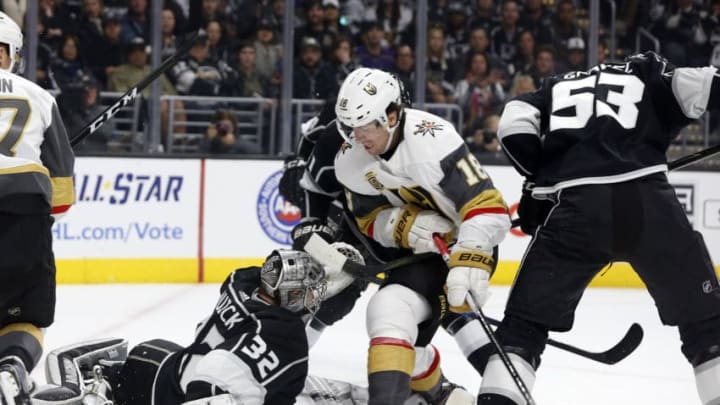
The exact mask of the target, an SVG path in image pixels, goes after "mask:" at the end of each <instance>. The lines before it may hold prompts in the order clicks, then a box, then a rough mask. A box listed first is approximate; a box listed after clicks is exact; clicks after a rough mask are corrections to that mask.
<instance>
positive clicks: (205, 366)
mask: <svg viewBox="0 0 720 405" xmlns="http://www.w3.org/2000/svg"><path fill="white" fill-rule="evenodd" d="M259 274H260V268H258V267H250V268H246V269H239V270H235V271H234V272H233V273H231V274H230V275H229V276H228V278H227V279H226V280H225V282H224V283H223V285H222V287H221V288H220V298H219V300H218V301H217V304H216V305H215V310H214V312H213V314H212V315H211V316H210V317H209V318H207V319H206V320H205V321H204V322H202V323H201V324H200V325H199V326H198V328H197V331H196V337H195V341H194V342H193V344H192V345H190V346H189V347H188V348H186V349H185V350H184V351H183V352H184V353H183V358H182V360H181V366H180V386H181V387H182V388H183V390H185V389H186V387H187V385H188V384H189V383H190V382H192V381H198V380H200V381H205V382H209V383H211V384H213V385H215V386H216V387H217V388H218V390H217V391H218V392H220V390H222V391H226V392H229V393H231V394H233V396H234V397H235V398H236V399H241V401H240V403H243V404H258V405H259V404H278V405H283V404H294V403H295V398H296V397H297V396H298V395H299V394H300V392H301V391H302V389H303V386H304V384H305V378H306V376H307V372H308V366H307V356H308V344H307V338H306V336H305V325H304V323H303V321H302V319H301V317H300V316H299V315H298V314H295V313H292V312H290V311H288V310H287V309H285V308H282V307H278V306H274V305H269V304H267V303H265V302H264V301H262V300H261V299H259V298H258V297H257V296H256V295H255V289H256V288H257V286H258V284H259V278H260V275H259Z"/></svg>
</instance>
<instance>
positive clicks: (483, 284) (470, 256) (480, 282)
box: [446, 249, 495, 313]
mask: <svg viewBox="0 0 720 405" xmlns="http://www.w3.org/2000/svg"><path fill="white" fill-rule="evenodd" d="M448 265H449V266H450V272H449V273H448V276H447V280H446V287H447V297H448V303H449V304H450V310H451V311H453V312H459V313H462V312H469V311H470V307H469V306H468V305H467V304H466V303H465V299H466V297H467V294H468V292H469V293H470V294H471V295H472V298H473V299H474V300H475V304H476V305H477V306H478V307H481V306H483V304H485V301H487V299H488V297H489V296H490V292H489V291H488V286H489V280H490V274H491V273H492V271H493V269H494V268H495V260H494V259H493V257H492V255H490V254H487V253H485V252H483V251H480V250H466V249H457V250H456V249H453V251H452V253H451V254H450V262H449V263H448Z"/></svg>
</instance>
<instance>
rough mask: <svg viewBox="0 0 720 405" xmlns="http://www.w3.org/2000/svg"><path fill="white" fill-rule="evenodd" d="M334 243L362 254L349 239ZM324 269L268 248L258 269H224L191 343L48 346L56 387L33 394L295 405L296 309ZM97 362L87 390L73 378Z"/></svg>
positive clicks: (323, 282)
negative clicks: (226, 271)
mask: <svg viewBox="0 0 720 405" xmlns="http://www.w3.org/2000/svg"><path fill="white" fill-rule="evenodd" d="M333 246H334V247H335V248H336V249H338V250H339V251H341V252H342V253H344V254H346V255H347V256H348V257H349V258H350V259H351V260H358V261H360V260H361V258H360V254H359V253H358V252H357V251H356V250H355V249H354V248H352V247H351V246H349V245H347V244H334V245H333ZM332 276H333V274H332V273H329V272H328V273H326V272H325V270H324V269H323V267H322V266H320V265H319V264H318V263H317V262H316V261H315V260H313V259H312V258H311V257H310V256H309V255H308V254H307V253H304V252H298V251H293V250H276V251H273V252H272V253H271V254H270V255H269V256H268V257H267V259H266V260H265V263H264V264H263V265H262V267H249V268H244V269H238V270H235V271H234V272H232V273H231V274H230V275H229V276H228V277H227V279H226V280H225V282H224V283H223V284H222V286H221V287H220V298H219V299H218V301H217V304H216V305H215V306H214V309H213V312H212V314H211V315H210V316H209V317H208V318H206V319H205V320H203V321H202V322H201V323H200V324H199V325H197V327H196V333H195V340H194V342H193V343H192V344H191V345H189V346H187V347H181V346H179V345H177V344H175V343H173V342H170V341H167V340H164V339H154V340H150V341H148V342H144V343H141V344H139V345H138V346H136V347H134V348H133V349H132V350H131V351H130V353H129V354H127V343H126V342H124V341H123V340H122V339H103V340H100V341H94V342H84V343H81V344H76V345H72V346H70V347H66V348H62V349H58V350H55V351H53V352H52V353H51V354H50V355H49V356H48V366H47V369H48V373H47V377H48V382H49V383H50V384H54V385H58V386H60V387H56V388H52V389H48V390H44V391H41V392H39V393H37V394H35V396H34V401H36V402H37V403H42V404H72V403H80V402H79V399H81V398H84V396H86V395H87V394H88V391H93V390H94V392H95V395H96V399H97V398H101V397H105V398H108V399H110V400H112V401H113V402H112V403H114V404H115V405H146V404H147V405H150V404H154V405H178V404H188V405H189V404H193V405H200V404H234V403H239V404H247V405H253V404H255V405H260V404H277V405H282V404H294V403H295V399H296V397H297V396H298V395H299V394H300V392H301V391H302V390H303V387H304V385H305V379H306V377H307V373H308V344H307V340H306V338H305V321H304V317H306V316H307V315H309V314H313V313H315V312H316V311H317V309H318V308H319V307H320V304H321V301H322V299H323V298H324V297H325V294H326V287H327V283H328V281H329V282H332ZM125 354H127V355H125ZM96 364H101V365H102V366H104V367H102V369H101V370H99V371H100V372H101V373H102V374H104V378H98V380H99V383H96V384H94V385H93V386H92V387H90V388H88V387H87V386H85V384H82V380H85V379H88V378H89V379H92V377H93V375H92V373H93V366H94V365H96ZM68 365H69V366H68ZM95 373H96V374H97V373H98V371H95ZM96 377H97V375H96ZM79 381H80V382H79ZM105 381H107V382H108V383H107V384H106V383H105ZM89 385H92V384H89ZM73 400H74V401H77V402H73ZM34 403H35V402H34ZM83 403H85V402H83ZM87 403H105V402H87Z"/></svg>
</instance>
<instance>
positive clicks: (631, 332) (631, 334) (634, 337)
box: [485, 316, 644, 364]
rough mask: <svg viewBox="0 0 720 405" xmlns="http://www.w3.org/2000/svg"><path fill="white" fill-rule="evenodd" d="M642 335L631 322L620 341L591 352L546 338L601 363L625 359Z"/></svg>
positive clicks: (495, 324) (638, 327)
mask: <svg viewBox="0 0 720 405" xmlns="http://www.w3.org/2000/svg"><path fill="white" fill-rule="evenodd" d="M485 318H486V319H487V320H488V323H489V324H491V325H493V326H499V325H500V321H498V320H497V319H493V318H490V317H487V316H486V317H485ZM643 335H644V332H643V328H642V326H640V325H639V324H637V323H633V324H632V325H630V329H628V331H627V332H625V336H623V337H622V339H620V341H619V342H617V343H616V344H615V346H613V347H611V348H609V349H608V350H605V351H604V352H591V351H587V350H583V349H581V348H579V347H577V346H572V345H569V344H567V343H563V342H558V341H557V340H554V339H550V338H548V340H547V344H548V345H550V346H553V347H556V348H558V349H561V350H565V351H568V352H570V353H573V354H577V355H578V356H580V357H585V358H586V359H590V360H595V361H597V362H600V363H603V364H615V363H617V362H619V361H620V360H623V359H625V358H626V357H627V356H629V355H630V353H632V352H633V351H635V349H637V347H638V346H640V342H642V339H643Z"/></svg>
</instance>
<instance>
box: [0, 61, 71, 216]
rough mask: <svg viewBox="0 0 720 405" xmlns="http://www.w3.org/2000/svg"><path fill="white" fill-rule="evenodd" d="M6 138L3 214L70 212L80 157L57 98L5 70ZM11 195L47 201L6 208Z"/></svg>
mask: <svg viewBox="0 0 720 405" xmlns="http://www.w3.org/2000/svg"><path fill="white" fill-rule="evenodd" d="M0 134H3V135H2V136H0V211H3V212H18V213H39V212H37V211H38V210H39V209H40V208H39V207H38V205H44V207H42V210H43V211H45V210H47V212H48V213H50V210H51V209H52V212H53V213H62V212H64V211H66V210H67V209H68V208H69V207H70V205H71V204H72V203H73V202H74V200H75V193H74V191H73V180H72V175H73V164H74V155H73V151H72V148H71V146H70V142H69V140H68V136H67V133H66V132H65V126H64V124H63V121H62V119H61V118H60V113H59V112H58V108H57V104H56V103H55V99H54V98H53V97H52V95H50V93H48V92H47V91H45V90H44V89H42V88H41V87H39V86H38V85H36V84H35V83H32V82H30V81H29V80H26V79H24V78H22V77H20V76H18V75H15V74H13V73H9V72H7V71H4V70H0ZM11 195H27V196H33V195H38V196H41V197H42V198H43V199H44V202H43V203H42V204H33V203H30V204H23V206H18V204H14V203H7V204H3V198H5V197H8V196H11ZM43 199H40V201H43ZM28 201H30V200H28Z"/></svg>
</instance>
